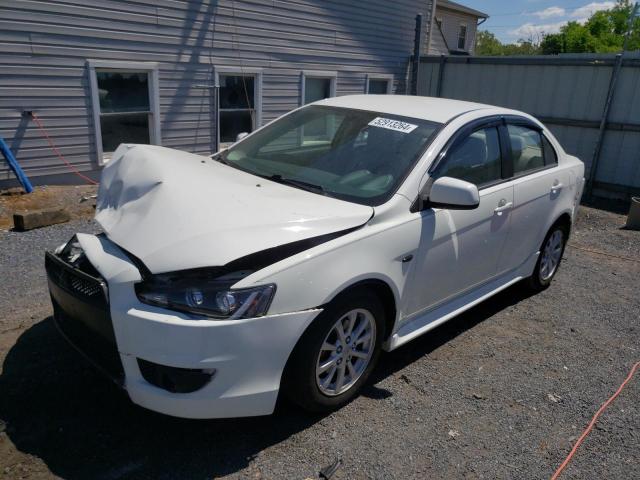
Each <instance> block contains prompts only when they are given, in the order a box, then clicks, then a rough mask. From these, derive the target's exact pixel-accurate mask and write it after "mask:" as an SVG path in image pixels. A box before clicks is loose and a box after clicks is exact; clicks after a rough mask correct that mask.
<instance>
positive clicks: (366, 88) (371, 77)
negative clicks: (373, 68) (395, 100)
mask: <svg viewBox="0 0 640 480" xmlns="http://www.w3.org/2000/svg"><path fill="white" fill-rule="evenodd" d="M371 80H384V81H386V82H387V93H385V95H392V94H393V80H394V78H393V75H391V74H373V75H369V74H367V77H366V79H365V82H364V93H365V94H367V95H369V82H370V81H371Z"/></svg>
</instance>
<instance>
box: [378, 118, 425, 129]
mask: <svg viewBox="0 0 640 480" xmlns="http://www.w3.org/2000/svg"><path fill="white" fill-rule="evenodd" d="M369 125H371V126H372V127H380V128H386V129H388V130H393V131H395V132H402V133H411V132H413V131H414V130H415V129H416V128H418V125H414V124H413V123H406V122H401V121H400V120H393V119H391V118H384V117H376V118H374V119H373V120H371V121H370V122H369Z"/></svg>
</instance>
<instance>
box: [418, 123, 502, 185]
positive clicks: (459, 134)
mask: <svg viewBox="0 0 640 480" xmlns="http://www.w3.org/2000/svg"><path fill="white" fill-rule="evenodd" d="M503 127H504V117H502V116H491V117H484V118H480V119H477V120H473V121H471V122H469V123H467V124H466V125H464V126H462V127H460V128H459V129H458V130H457V131H456V132H455V133H454V134H453V135H452V136H451V138H450V139H449V141H448V142H447V143H446V145H445V146H444V147H443V149H442V150H441V151H440V153H439V154H438V156H437V157H436V159H435V160H434V162H433V163H432V164H431V166H430V167H429V169H428V170H427V173H428V174H429V176H430V177H431V178H433V179H434V180H435V179H436V178H438V170H440V169H442V167H443V166H444V165H446V163H447V159H448V157H449V155H450V154H451V153H452V152H453V151H454V150H455V149H456V148H457V147H458V146H459V145H460V144H461V143H462V142H463V141H464V140H466V139H467V137H468V136H470V135H471V134H473V133H474V132H477V131H478V130H484V129H486V128H496V129H497V130H498V142H499V143H500V160H501V162H500V163H501V167H502V168H501V178H500V179H497V180H494V181H491V182H486V183H483V184H481V185H477V187H478V191H482V190H484V189H486V188H490V187H493V186H495V185H499V184H501V183H504V182H508V181H511V180H512V178H513V177H512V173H513V172H512V169H510V165H511V150H510V145H509V144H508V143H507V142H508V139H507V138H505V129H504V128H503ZM507 147H508V148H509V149H507ZM509 175H511V176H509Z"/></svg>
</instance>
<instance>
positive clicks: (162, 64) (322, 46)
mask: <svg viewBox="0 0 640 480" xmlns="http://www.w3.org/2000/svg"><path fill="white" fill-rule="evenodd" d="M429 5H431V2H427V1H424V0H398V1H394V2H388V1H385V0H368V1H367V0H356V1H349V2H343V1H339V0H335V1H334V0H315V1H314V0H287V1H284V0H282V1H281V0H235V1H230V0H220V1H215V0H211V1H201V0H187V1H174V0H136V1H114V0H64V1H56V2H45V1H32V0H12V1H11V2H8V1H5V2H2V3H1V4H0V44H1V45H0V69H1V71H2V74H1V75H0V136H2V137H3V138H4V139H5V140H7V142H8V143H9V145H10V147H11V148H12V150H13V151H14V153H15V154H16V157H17V158H18V161H19V162H20V164H21V165H22V167H23V168H24V169H25V171H26V173H27V175H29V176H30V177H32V179H34V177H38V176H40V177H41V179H43V178H46V177H44V176H49V175H55V174H62V173H68V169H67V168H66V167H65V166H64V165H62V163H61V162H60V161H59V160H58V159H57V158H56V157H55V156H54V154H53V153H52V152H51V150H50V148H49V147H48V145H47V143H46V141H45V140H44V139H43V138H42V137H41V136H40V133H39V132H38V131H37V129H36V126H35V124H34V123H33V122H32V121H29V120H28V119H26V118H24V117H22V116H21V113H22V111H24V110H33V111H35V112H36V113H37V115H38V116H39V117H40V118H41V119H42V121H43V123H44V124H45V126H46V128H47V129H48V130H49V133H50V135H51V137H52V138H53V140H54V142H55V144H56V145H57V146H58V148H59V149H60V151H61V152H62V153H63V154H64V155H65V157H66V158H67V159H68V160H69V161H70V162H71V163H72V164H73V165H74V166H75V167H76V168H77V169H78V170H80V171H96V170H98V169H99V167H98V158H97V154H96V146H95V145H96V142H95V136H94V126H93V112H92V106H91V92H90V85H89V75H88V67H87V64H86V62H87V60H89V59H94V60H117V61H132V62H157V63H158V64H159V98H160V122H161V137H162V142H161V143H162V145H164V146H167V147H172V148H178V149H183V150H187V151H191V152H197V153H209V152H211V149H212V148H213V146H214V145H215V134H216V125H215V123H214V121H213V118H212V117H213V114H212V108H211V107H212V105H213V103H212V102H211V98H210V96H211V94H212V93H211V92H212V90H210V89H207V88H202V85H212V84H213V74H214V73H213V72H214V69H215V67H216V66H234V67H240V66H242V67H246V68H261V69H262V78H263V84H262V94H263V96H262V123H263V124H264V123H265V122H268V121H270V120H273V119H274V118H276V117H278V116H279V115H282V114H284V113H286V112H287V111H289V110H291V109H293V108H295V107H297V106H298V105H299V104H300V86H301V72H302V70H327V71H337V72H338V75H337V94H338V95H346V94H359V93H364V88H365V81H366V76H367V74H371V75H373V74H392V75H393V76H394V92H398V93H404V91H405V79H406V76H407V70H408V59H409V56H410V55H411V53H412V48H413V35H414V26H415V15H416V14H417V13H424V14H425V15H424V23H425V25H424V26H423V31H424V32H427V31H428V27H429V23H430V15H429V11H428V9H429V8H430V7H429ZM35 180H36V181H37V178H35ZM12 181H13V175H12V174H11V172H10V171H9V170H8V168H7V167H6V165H5V163H4V162H0V186H1V185H3V184H7V183H10V182H12Z"/></svg>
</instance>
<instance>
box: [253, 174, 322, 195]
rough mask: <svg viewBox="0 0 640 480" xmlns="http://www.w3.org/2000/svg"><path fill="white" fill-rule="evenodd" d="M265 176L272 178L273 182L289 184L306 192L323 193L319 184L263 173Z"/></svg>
mask: <svg viewBox="0 0 640 480" xmlns="http://www.w3.org/2000/svg"><path fill="white" fill-rule="evenodd" d="M264 177H265V178H267V179H269V180H273V181H274V182H278V183H282V184H284V185H291V186H292V187H297V188H301V189H302V190H307V191H308V192H315V193H322V194H324V188H322V187H321V186H320V185H316V184H314V183H309V182H304V181H302V180H295V179H293V178H286V177H283V176H282V175H278V174H276V175H265V176H264Z"/></svg>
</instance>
